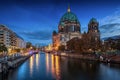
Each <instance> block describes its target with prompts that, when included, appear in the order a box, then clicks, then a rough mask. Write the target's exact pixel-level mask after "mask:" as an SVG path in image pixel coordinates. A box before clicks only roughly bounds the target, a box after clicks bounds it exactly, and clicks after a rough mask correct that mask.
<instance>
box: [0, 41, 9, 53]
mask: <svg viewBox="0 0 120 80" xmlns="http://www.w3.org/2000/svg"><path fill="white" fill-rule="evenodd" d="M3 51H6V52H7V51H8V50H7V47H6V46H5V45H4V44H2V43H0V52H3Z"/></svg>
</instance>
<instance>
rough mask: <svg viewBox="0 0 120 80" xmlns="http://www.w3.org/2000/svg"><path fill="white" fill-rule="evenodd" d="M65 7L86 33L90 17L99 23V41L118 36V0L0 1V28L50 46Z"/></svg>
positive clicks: (119, 13) (119, 10) (119, 24)
mask: <svg viewBox="0 0 120 80" xmlns="http://www.w3.org/2000/svg"><path fill="white" fill-rule="evenodd" d="M68 4H69V5H70V7H71V11H72V12H73V13H75V14H76V15H77V17H78V19H79V21H80V24H81V31H82V32H83V31H87V25H88V22H89V20H90V19H91V18H92V17H95V18H96V19H97V20H98V22H99V25H100V26H99V27H100V31H101V37H102V38H103V37H109V36H114V35H120V5H119V4H120V1H119V0H0V24H5V25H7V26H8V27H9V28H10V29H11V30H13V31H14V32H16V33H17V34H18V35H20V36H21V37H23V38H24V40H25V41H30V42H32V43H33V44H36V43H40V44H48V43H51V42H52V40H51V39H52V31H53V30H57V27H58V23H59V21H60V18H61V17H62V15H63V14H64V13H65V12H66V11H67V7H68Z"/></svg>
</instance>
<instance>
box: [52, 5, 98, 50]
mask: <svg viewBox="0 0 120 80" xmlns="http://www.w3.org/2000/svg"><path fill="white" fill-rule="evenodd" d="M98 26H99V24H98V22H97V20H96V19H95V18H92V19H91V20H90V22H89V24H88V32H87V34H86V35H88V36H89V38H90V39H91V40H96V41H98V40H100V33H99V29H98ZM82 35H83V34H81V25H80V22H79V20H78V18H77V16H76V15H75V14H74V13H73V12H71V10H70V7H68V9H67V12H66V13H65V14H64V15H63V16H62V17H61V19H60V21H59V24H58V31H57V32H56V31H53V35H52V41H53V49H54V50H58V48H59V46H61V45H64V46H65V48H67V47H66V45H67V42H68V41H69V40H71V39H73V38H76V37H77V38H79V39H82ZM93 42H94V41H93Z"/></svg>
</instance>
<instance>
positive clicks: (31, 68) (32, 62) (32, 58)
mask: <svg viewBox="0 0 120 80" xmlns="http://www.w3.org/2000/svg"><path fill="white" fill-rule="evenodd" d="M33 60H34V56H31V57H30V75H32V73H33V64H34V61H33Z"/></svg>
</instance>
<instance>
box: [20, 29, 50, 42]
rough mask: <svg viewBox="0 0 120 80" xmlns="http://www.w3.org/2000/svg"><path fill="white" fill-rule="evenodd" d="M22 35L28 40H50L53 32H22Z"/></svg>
mask: <svg viewBox="0 0 120 80" xmlns="http://www.w3.org/2000/svg"><path fill="white" fill-rule="evenodd" d="M21 34H22V35H23V36H25V37H27V38H28V39H32V40H39V41H40V40H50V39H51V37H52V32H51V31H46V30H41V31H34V32H21Z"/></svg>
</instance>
